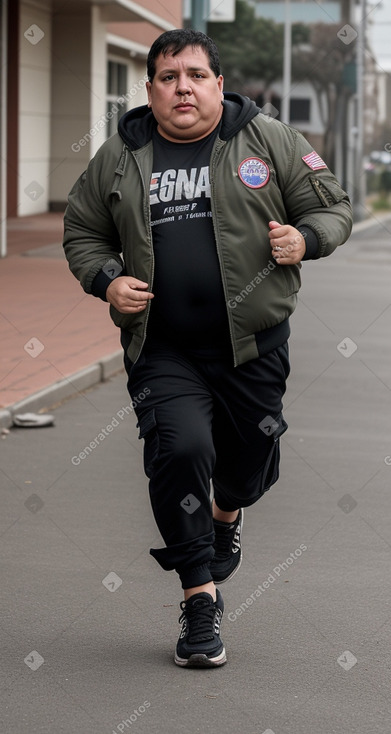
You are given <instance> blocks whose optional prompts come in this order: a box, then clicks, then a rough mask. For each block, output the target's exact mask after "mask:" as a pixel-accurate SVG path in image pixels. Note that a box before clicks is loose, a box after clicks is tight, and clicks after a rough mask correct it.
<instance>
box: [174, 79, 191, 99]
mask: <svg viewBox="0 0 391 734" xmlns="http://www.w3.org/2000/svg"><path fill="white" fill-rule="evenodd" d="M176 91H177V94H182V95H183V94H191V93H192V91H191V86H190V83H189V79H188V78H187V76H186V75H184V74H181V76H179V77H178V82H177V88H176Z"/></svg>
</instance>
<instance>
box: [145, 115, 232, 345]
mask: <svg viewBox="0 0 391 734" xmlns="http://www.w3.org/2000/svg"><path fill="white" fill-rule="evenodd" d="M216 135H217V129H216V130H214V131H213V132H212V133H211V134H210V135H208V136H207V137H205V138H203V139H202V140H199V141H196V142H193V143H173V142H171V141H169V140H167V139H166V138H163V137H162V136H161V135H159V133H158V132H157V131H156V132H155V133H154V136H153V149H154V155H153V173H152V179H151V186H150V205H151V224H152V234H153V248H154V254H155V275H154V282H153V293H154V296H155V297H154V299H153V301H152V304H151V314H150V323H149V329H148V333H149V335H150V336H151V337H152V338H153V339H158V340H159V341H163V342H164V341H169V342H174V343H177V344H178V345H180V346H181V347H183V348H185V349H187V350H188V351H190V352H192V353H194V354H197V355H199V356H220V355H223V354H224V355H226V354H227V353H228V352H229V351H231V346H230V337H229V328H228V317H227V310H226V306H225V298H224V291H223V285H222V281H221V274H220V267H219V261H218V255H217V250H216V243H215V237H214V230H213V220H212V212H211V207H210V184H209V160H210V154H211V151H212V147H213V143H214V140H215V137H216Z"/></svg>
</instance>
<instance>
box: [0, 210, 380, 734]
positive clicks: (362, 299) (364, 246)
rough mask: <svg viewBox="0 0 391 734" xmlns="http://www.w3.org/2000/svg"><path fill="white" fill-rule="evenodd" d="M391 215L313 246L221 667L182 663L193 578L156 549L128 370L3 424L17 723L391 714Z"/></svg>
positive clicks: (220, 726)
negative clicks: (322, 255)
mask: <svg viewBox="0 0 391 734" xmlns="http://www.w3.org/2000/svg"><path fill="white" fill-rule="evenodd" d="M390 231H391V227H390V226H389V224H387V225H386V226H382V225H380V224H379V225H377V226H373V227H372V228H371V230H370V231H368V232H365V230H364V229H363V228H361V231H359V232H357V233H356V234H355V235H354V237H353V238H352V239H351V241H350V242H349V243H348V244H347V245H345V246H344V247H342V248H341V249H340V250H339V251H338V252H337V253H335V254H334V255H333V256H332V257H330V258H327V259H325V260H323V261H320V262H319V261H318V262H309V263H305V264H304V265H303V288H302V291H301V294H300V299H299V304H298V308H297V311H296V313H295V315H294V316H293V318H292V337H291V340H290V349H291V364H292V373H291V376H290V378H289V380H288V391H287V394H286V398H285V408H284V414H285V417H286V419H287V421H288V424H289V429H288V431H287V433H286V434H284V436H283V439H282V463H281V475H280V479H279V482H278V483H277V485H276V486H275V487H273V489H272V490H271V491H270V492H268V493H267V494H266V495H265V497H264V498H262V500H261V501H260V502H258V503H256V505H254V506H253V507H252V508H251V510H249V511H248V512H247V513H246V517H245V524H244V538H243V543H244V560H243V564H242V567H241V569H240V571H239V573H238V574H237V575H236V576H235V577H234V579H232V581H230V582H228V583H227V584H224V586H222V587H221V591H222V594H223V598H224V602H225V613H224V618H223V624H222V638H223V640H224V643H225V646H226V649H227V658H228V663H227V665H226V666H224V667H223V668H221V669H220V670H182V669H179V668H177V667H176V666H175V665H174V663H173V651H174V646H175V643H176V640H177V638H178V634H179V630H180V626H179V625H178V617H179V614H180V609H179V601H180V599H181V596H182V595H181V590H180V587H179V583H178V580H177V577H176V574H175V573H165V572H163V571H162V570H161V569H160V568H159V567H158V565H157V564H156V563H155V562H154V560H153V559H152V558H151V556H150V555H149V552H148V551H149V548H150V547H154V548H156V547H161V546H162V541H161V539H160V537H159V534H158V532H157V529H156V526H155V523H154V520H153V517H152V512H151V509H150V505H149V499H148V490H147V480H146V478H145V476H144V474H143V470H142V442H141V441H139V440H138V431H137V428H136V421H135V417H134V415H133V414H132V413H131V414H129V415H126V417H125V418H122V417H121V416H123V415H124V412H125V411H124V407H125V406H127V405H129V396H128V395H127V393H126V385H125V377H124V375H122V374H121V375H118V376H116V377H113V378H111V379H110V380H109V381H108V382H106V383H104V384H101V385H99V386H97V387H96V388H94V389H91V390H89V391H87V392H86V393H83V394H80V395H79V396H77V397H76V398H75V399H74V400H68V401H65V402H64V403H63V404H62V405H60V406H58V407H57V408H55V410H54V413H55V418H56V424H55V426H54V427H53V428H45V429H41V430H39V431H38V430H28V429H19V428H18V429H16V428H15V429H12V430H11V431H10V433H9V434H8V435H6V436H4V437H3V440H2V441H1V452H2V461H1V469H0V476H1V487H0V500H1V502H2V507H3V510H2V513H1V515H0V564H1V577H2V585H1V590H2V593H1V597H0V612H1V617H2V624H1V628H0V644H1V649H2V668H1V674H0V695H1V696H2V720H3V723H2V732H4V734H11V733H14V732H17V734H38V733H39V734H52V733H53V732H54V731H55V732H56V733H57V734H76V732H91V733H93V734H113V733H114V734H123V732H129V731H136V732H137V733H138V734H200V733H201V732H202V734H215V733H216V732H220V731H224V733H225V734H237V733H238V732H244V733H245V734H331V733H332V734H366V733H367V732H371V734H372V733H373V734H386V733H388V731H389V728H390V717H391V704H390V696H389V688H390V686H389V678H390V648H391V604H390V581H389V579H390V549H391V498H390V477H391V474H390V472H391V466H390V464H391V431H390V424H391V419H390V415H391V373H390V363H391V327H390V310H391V296H390V280H391V248H390ZM93 303H94V305H95V302H93ZM29 359H31V358H29ZM37 359H38V357H37ZM121 411H122V412H121ZM114 418H116V422H117V423H118V425H116V423H115V422H114V420H113V419H114ZM109 425H111V426H115V427H114V429H113V431H111V432H109V431H107V435H105V434H102V435H103V436H105V437H104V439H99V440H98V441H95V438H96V437H97V436H99V433H100V431H101V430H102V429H103V428H105V427H107V426H109ZM92 441H94V444H93V445H94V448H93V450H90V452H89V453H86V452H85V451H84V448H85V447H88V446H90V445H91V442H92Z"/></svg>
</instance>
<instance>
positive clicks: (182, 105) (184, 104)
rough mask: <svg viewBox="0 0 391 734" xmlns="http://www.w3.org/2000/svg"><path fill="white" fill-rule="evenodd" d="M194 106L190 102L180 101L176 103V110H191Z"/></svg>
mask: <svg viewBox="0 0 391 734" xmlns="http://www.w3.org/2000/svg"><path fill="white" fill-rule="evenodd" d="M193 107H194V105H192V104H191V103H190V102H179V103H178V104H176V105H175V107H174V109H175V110H185V109H187V110H191V109H192V108H193Z"/></svg>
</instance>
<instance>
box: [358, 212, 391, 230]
mask: <svg viewBox="0 0 391 734" xmlns="http://www.w3.org/2000/svg"><path fill="white" fill-rule="evenodd" d="M388 219H390V220H391V212H384V213H383V214H378V215H375V214H373V213H371V214H370V215H369V217H367V218H366V219H363V220H362V221H361V222H355V223H354V224H353V227H352V234H355V233H356V232H362V231H363V230H366V229H369V228H370V227H373V225H374V224H383V223H384V222H386V221H387V220H388Z"/></svg>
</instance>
